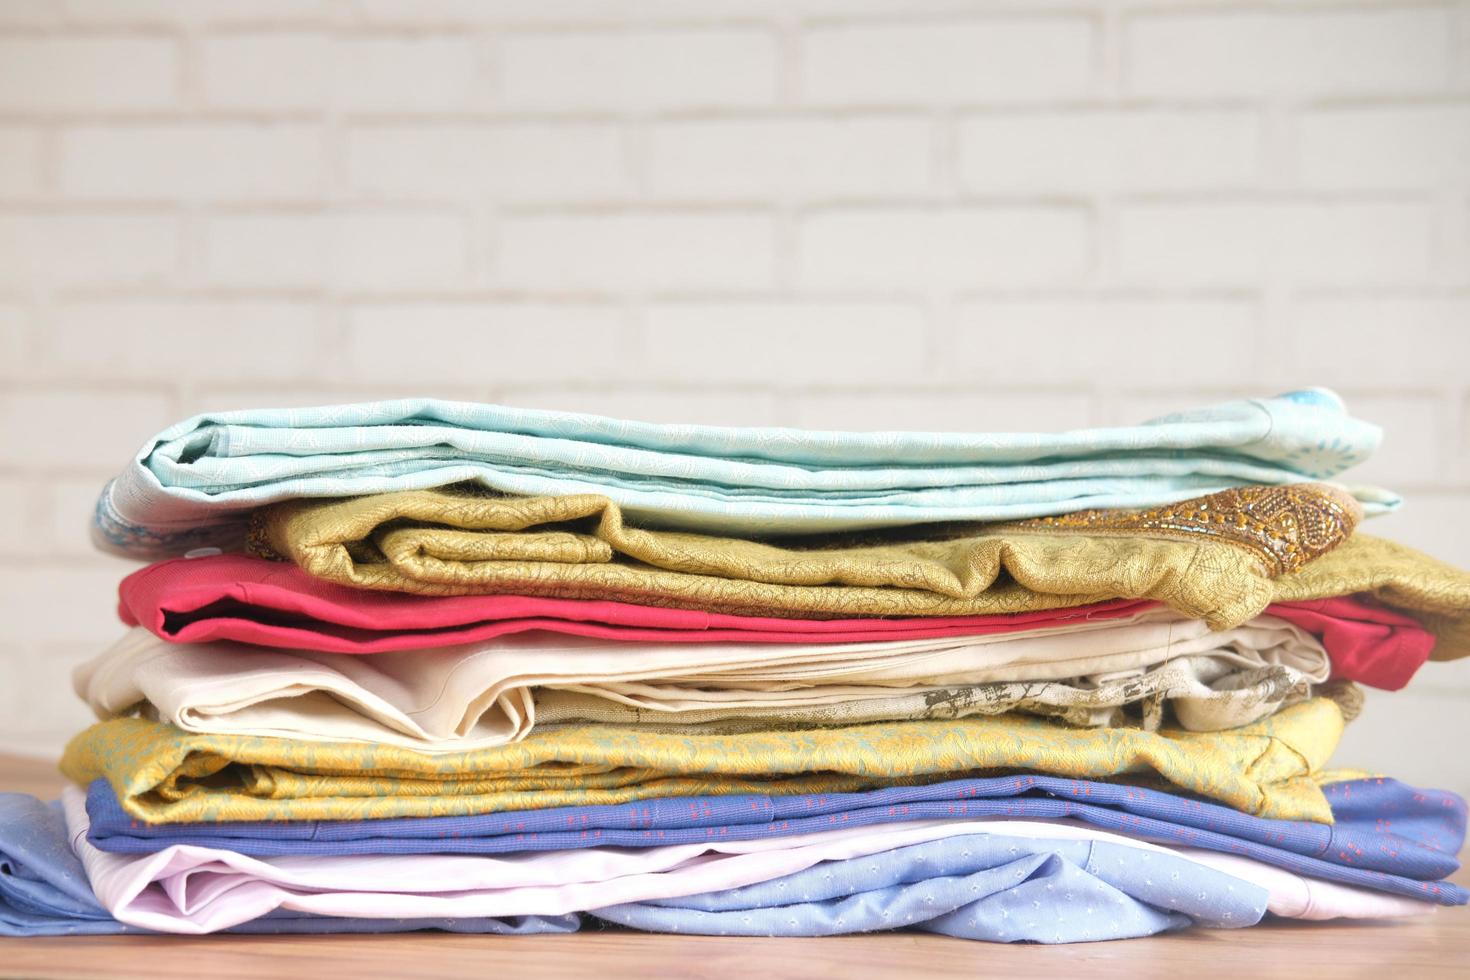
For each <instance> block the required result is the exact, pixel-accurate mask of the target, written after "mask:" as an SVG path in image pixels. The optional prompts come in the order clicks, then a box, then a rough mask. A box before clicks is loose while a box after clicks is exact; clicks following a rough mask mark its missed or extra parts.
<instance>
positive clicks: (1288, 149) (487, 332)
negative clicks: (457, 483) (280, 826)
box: [0, 0, 1470, 791]
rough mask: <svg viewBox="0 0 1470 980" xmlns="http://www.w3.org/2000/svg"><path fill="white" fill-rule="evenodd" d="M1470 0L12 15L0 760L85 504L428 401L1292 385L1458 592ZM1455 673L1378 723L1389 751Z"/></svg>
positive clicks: (761, 418) (1460, 694)
mask: <svg viewBox="0 0 1470 980" xmlns="http://www.w3.org/2000/svg"><path fill="white" fill-rule="evenodd" d="M1467 364H1470V5H1467V4H1466V3H1464V2H1463V0H1461V2H1453V0H1422V2H1420V0H1414V2H1394V0H1333V2H1331V3H1320V4H1319V3H1312V2H1305V0H1255V2H1248V3H1247V2H1235V0H1210V2H1200V3H1189V4H1161V3H1158V2H1156V0H1031V2H1028V3H1024V4H1022V3H1017V2H1010V0H740V2H735V0H695V2H688V0H639V2H634V0H557V2H553V3H547V2H544V0H535V2H533V0H506V2H498V3H481V2H476V0H423V2H417V3H412V2H408V0H320V2H306V0H256V2H252V3H248V4H246V3H237V2H225V0H105V2H104V0H66V2H55V3H43V2H28V0H10V2H0V606H3V608H0V613H5V614H6V618H5V621H6V622H7V624H9V629H8V630H7V633H6V636H5V637H4V639H0V745H4V746H6V747H23V748H28V749H34V750H38V751H40V750H46V751H50V750H54V749H55V748H56V746H57V745H58V744H59V743H60V740H61V739H62V738H63V737H64V736H65V735H66V734H68V733H69V732H70V731H71V730H74V729H75V728H77V727H79V726H80V725H81V724H83V723H84V722H85V721H86V712H85V711H84V710H83V709H82V708H81V707H80V706H79V705H77V704H75V703H74V700H73V698H72V697H71V695H70V692H69V689H68V687H67V685H66V683H65V678H66V672H67V670H68V669H69V668H70V666H71V665H72V664H74V663H76V662H77V661H78V660H79V659H81V658H82V657H85V656H87V655H89V654H90V653H92V652H94V651H96V650H97V649H98V648H99V647H100V646H101V645H102V644H104V643H106V642H108V641H109V640H110V639H111V638H112V637H113V636H115V635H116V633H117V631H118V626H117V624H116V622H115V620H114V618H113V611H112V592H113V588H114V586H115V583H116V579H117V578H118V576H119V575H120V574H121V573H122V572H123V571H124V570H125V569H126V568H127V567H129V566H127V565H126V564H125V563H121V562H118V561H116V560H112V559H108V558H104V557H102V556H99V555H95V554H93V553H92V552H91V550H90V548H89V546H88V543H87V538H86V525H87V521H88V517H89V513H90V508H91V504H92V500H93V496H94V494H95V491H96V489H97V487H98V485H99V484H100V483H101V481H102V480H104V479H105V478H106V477H107V475H108V474H110V473H111V472H112V471H113V470H115V469H116V468H117V467H118V466H119V465H121V463H122V462H123V461H124V460H125V459H126V458H127V457H128V455H129V454H130V453H132V452H133V451H134V450H135V449H136V448H137V445H138V444H139V443H140V442H141V441H142V439H143V438H144V437H145V436H147V435H148V434H150V433H151V432H153V431H155V430H157V429H159V428H161V427H162V426H164V425H166V424H167V423H169V422H171V421H173V420H175V419H176V418H178V417H179V416H181V415H184V414H186V413H192V412H196V411H201V410H204V409H218V408H226V407H239V406H242V405H250V404H267V403H273V404H308V403H313V402H326V401H344V400H357V399H366V398H372V397H386V396H399V395H412V394H422V393H432V394H437V395H440V396H443V397H450V398H479V399H500V400H506V401H511V402H514V403H518V404H526V405H539V406H546V407H558V408H566V409H575V410H590V411H602V412H608V413H612V414H619V415H628V416H636V417H643V418H650V419H655V420H661V421H699V422H744V423H751V424H795V425H811V426H827V427H847V428H864V427H895V426H899V427H913V428H937V429H1030V428H1043V429H1058V428H1066V427H1075V426H1081V425H1089V424H1114V423H1124V422H1130V421H1136V420H1138V419H1139V418H1141V417H1144V416H1147V415H1150V414H1155V413H1158V412H1162V411H1167V410H1170V409H1174V408H1179V407H1182V406H1187V405H1192V404H1197V403H1200V402H1204V401H1208V400H1212V399H1221V398H1229V397H1235V396H1238V395H1241V394H1248V393H1259V392H1261V391H1269V390H1279V389H1282V388H1286V387H1289V386H1293V385H1302V384H1327V385H1331V386H1333V387H1336V388H1338V389H1339V390H1340V391H1342V392H1343V394H1344V395H1346V396H1347V398H1348V400H1349V402H1350V404H1352V405H1353V406H1354V407H1355V408H1356V409H1357V411H1358V412H1359V413H1360V414H1361V415H1363V416H1365V417H1368V418H1373V419H1376V420H1378V421H1380V422H1382V423H1383V424H1384V425H1385V426H1386V427H1387V428H1388V441H1387V444H1386V445H1385V448H1384V450H1383V452H1382V454H1381V455H1380V456H1379V457H1378V458H1377V459H1375V460H1374V461H1372V462H1371V463H1369V464H1368V465H1367V466H1365V467H1364V468H1363V469H1362V472H1361V478H1362V479H1364V480H1373V481H1379V482H1383V483H1388V484H1392V485H1393V486H1395V487H1396V488H1398V489H1400V490H1402V491H1403V492H1404V493H1405V494H1406V496H1407V497H1408V505H1407V506H1406V508H1405V509H1404V511H1403V512H1402V513H1401V514H1398V515H1395V516H1392V517H1389V518H1386V519H1384V520H1382V521H1381V522H1378V523H1376V524H1375V525H1374V526H1373V529H1374V530H1376V531H1378V532H1380V533H1385V534H1389V535H1392V536H1395V537H1398V538H1400V539H1402V540H1404V541H1406V542H1408V543H1410V544H1413V545H1416V546H1418V547H1422V548H1425V549H1427V550H1429V551H1431V552H1433V553H1435V554H1438V555H1440V556H1442V557H1444V558H1446V559H1449V560H1452V561H1455V562H1457V563H1459V564H1461V565H1465V566H1470V531H1467V529H1470V521H1466V520H1465V513H1466V511H1467V508H1470V368H1467ZM1467 698H1470V664H1460V665H1450V666H1445V667H1440V668H1437V669H1434V670H1432V671H1429V672H1427V673H1426V674H1425V675H1424V676H1423V677H1422V678H1421V680H1420V681H1418V682H1416V686H1415V689H1414V690H1412V691H1410V692H1408V693H1405V694H1400V695H1396V696H1393V697H1388V696H1384V697H1375V698H1373V699H1372V701H1371V702H1370V704H1369V709H1368V712H1367V714H1366V715H1365V717H1364V719H1363V720H1362V722H1361V723H1360V724H1358V725H1357V726H1355V727H1354V728H1353V729H1351V730H1350V734H1349V736H1348V743H1347V745H1346V746H1345V747H1344V749H1343V751H1342V753H1341V754H1340V755H1339V761H1340V762H1342V763H1343V764H1346V765H1352V764H1362V765H1368V766H1381V767H1392V768H1394V769H1396V770H1397V771H1398V772H1400V773H1402V774H1404V775H1405V776H1407V777H1408V778H1411V779H1417V780H1421V781H1425V782H1441V783H1446V782H1447V783H1450V784H1453V785H1456V786H1457V788H1459V789H1460V790H1461V791H1470V776H1467V775H1466V774H1465V773H1464V772H1460V773H1456V772H1453V771H1450V770H1447V769H1446V768H1445V766H1444V765H1443V764H1442V763H1441V762H1440V760H1439V758H1438V757H1437V756H1435V755H1434V754H1433V753H1422V752H1415V751H1413V745H1414V741H1413V740H1414V739H1415V738H1417V737H1418V736H1419V734H1420V733H1422V732H1427V731H1441V732H1448V731H1450V730H1451V728H1450V726H1451V725H1452V724H1454V723H1455V722H1456V721H1457V720H1458V716H1457V712H1459V713H1463V711H1464V708H1465V706H1466V700H1467Z"/></svg>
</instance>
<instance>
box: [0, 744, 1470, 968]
mask: <svg viewBox="0 0 1470 980" xmlns="http://www.w3.org/2000/svg"><path fill="white" fill-rule="evenodd" d="M62 782H63V780H62V778H61V776H60V775H59V774H58V773H57V772H56V770H55V767H54V766H53V765H52V764H50V763H46V762H39V761H35V760H22V759H15V758H11V757H6V756H0V790H20V791H22V792H27V793H33V794H36V795H38V796H43V797H48V798H49V797H53V796H55V795H56V793H57V792H59V790H60V788H61V786H62ZM1465 857H1466V858H1470V853H1467V855H1466V856H1465ZM1455 880H1457V881H1460V882H1461V883H1470V874H1467V872H1466V870H1465V869H1462V870H1461V871H1460V872H1459V874H1457V875H1456V876H1455ZM1388 970H1397V971H1405V972H1406V975H1412V976H1413V977H1415V980H1421V978H1425V977H1467V976H1470V908H1454V909H1441V910H1440V911H1439V912H1437V913H1436V914H1434V915H1432V916H1429V917H1427V918H1426V919H1423V920H1418V921H1411V922H1366V923H1355V924H1352V925H1333V924H1312V923H1300V922H1279V921H1272V922H1268V923H1266V924H1263V925H1259V926H1256V927H1254V928H1251V929H1241V930H1220V929H1193V930H1190V931H1188V932H1182V933H1173V934H1170V935H1164V936H1154V937H1151V938H1148V939H1134V940H1128V941H1126V942H1107V943H1078V944H1075V945H1070V946H1022V945H1013V946H1007V945H999V944H990V943H974V942H966V941H964V940H958V939H948V938H945V937H942V936H929V935H922V934H910V933H888V934H884V935H865V936H843V937H837V938H830V939H742V938H725V937H697V936H654V935H646V934H643V933H636V932H628V931H623V930H616V929H605V930H593V931H590V932H583V933H579V934H576V935H570V936H521V937H503V936H460V935H449V934H444V933H411V934H401V935H391V936H207V937H191V936H73V937H66V938H58V939H0V977H37V978H73V977H88V978H90V977H108V978H121V977H146V978H150V980H152V978H157V980H168V978H181V980H182V978H187V980H234V978H246V977H271V976H292V977H302V976H319V977H322V978H323V980H327V978H352V980H370V978H379V977H383V978H390V977H391V978H398V977H415V978H431V980H432V978H449V977H465V976H477V977H487V978H491V980H497V978H501V977H512V976H513V977H515V978H516V980H537V978H543V977H557V978H560V977H567V976H580V975H596V976H598V977H599V978H600V980H611V978H620V977H630V978H638V980H649V978H650V977H710V978H726V977H737V976H755V977H762V978H766V977H813V978H817V977H821V978H842V980H850V978H856V977H864V978H867V977H904V978H907V977H914V976H923V977H925V978H926V980H929V978H933V977H941V976H957V977H958V976H965V977H988V976H1008V977H1014V976H1021V975H1028V976H1032V977H1038V978H1040V977H1059V978H1067V977H1072V976H1085V977H1087V978H1089V980H1092V978H1098V980H1108V978H1114V977H1118V978H1128V980H1139V978H1142V977H1153V976H1160V977H1163V976H1167V977H1170V978H1172V980H1197V978H1201V977H1212V976H1230V977H1242V978H1246V980H1269V978H1276V977H1281V978H1290V980H1303V978H1307V977H1314V976H1319V975H1326V974H1328V973H1331V974H1332V975H1334V976H1336V977H1356V976H1364V977H1366V976H1373V977H1376V978H1382V977H1384V976H1385V974H1386V971H1388Z"/></svg>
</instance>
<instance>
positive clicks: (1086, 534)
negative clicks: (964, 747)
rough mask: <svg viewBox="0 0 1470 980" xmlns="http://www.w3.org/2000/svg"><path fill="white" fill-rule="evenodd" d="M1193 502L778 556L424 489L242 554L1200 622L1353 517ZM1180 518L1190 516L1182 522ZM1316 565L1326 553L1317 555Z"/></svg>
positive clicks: (279, 520) (349, 575)
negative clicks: (1111, 603)
mask: <svg viewBox="0 0 1470 980" xmlns="http://www.w3.org/2000/svg"><path fill="white" fill-rule="evenodd" d="M1272 489H1273V492H1272V493H1271V494H1269V495H1252V494H1248V493H1241V492H1239V491H1228V492H1226V493H1222V494H1214V495H1211V496H1209V497H1204V498H1199V499H1198V500H1196V501H1193V502H1192V503H1191V504H1190V505H1181V506H1180V507H1178V508H1175V509H1172V510H1170V509H1165V510H1161V511H1154V512H1149V513H1151V514H1153V515H1154V516H1153V517H1152V518H1148V520H1151V521H1152V524H1153V526H1140V523H1139V522H1140V517H1139V515H1137V514H1136V513H1134V512H1129V511H1119V512H1105V513H1101V514H1095V515H1092V516H1090V517H1088V518H1086V519H1084V520H1083V521H1082V522H1081V523H1079V524H1078V525H1076V526H1070V525H1066V524H1058V525H1056V526H1052V525H1048V524H1045V523H1042V522H1037V521H1026V522H1017V523H1010V524H993V525H965V526H962V527H949V528H937V529H936V528H905V529H899V530H895V531H888V532H879V533H872V534H867V535H863V536H851V535H849V536H842V537H832V536H827V537H821V538H815V539H808V540H805V541H796V542H792V541H790V540H785V539H783V541H782V542H781V544H780V545H773V544H766V543H762V542H758V541H749V540H741V539H735V538H720V537H713V536H709V535H701V534H688V533H680V532H673V531H649V530H641V529H637V528H631V527H628V526H626V525H625V524H624V523H623V519H622V514H621V512H620V511H619V509H618V507H617V505H615V504H613V503H612V502H611V501H609V500H608V499H607V498H605V497H600V496H595V495H590V494H583V495H575V496H566V497H492V496H487V495H485V494H483V493H474V492H468V491H464V490H422V491H408V492H403V493H389V494H380V495H376V496H367V497H357V498H351V499H346V500H335V501H334V500H327V501H322V500H293V501H287V502H284V503H281V504H277V505H274V506H271V507H267V508H264V509H263V510H261V511H259V512H258V513H257V514H256V515H255V519H254V523H253V527H252V533H251V541H252V547H253V549H254V550H255V551H257V553H260V554H265V555H268V556H282V557H285V558H287V559H289V560H291V561H294V562H296V563H298V564H299V565H301V567H302V568H304V569H305V570H306V571H308V572H310V573H311V574H313V575H315V576H317V577H319V578H323V579H327V580H329V581H333V582H338V583H342V584H345V585H351V586H356V587H359V588H369V589H388V590H394V591H400V592H416V593H421V594H426V595H464V594H469V593H484V592H500V593H516V594H521V595H539V596H555V597H561V598H583V599H620V600H623V601H628V602H637V603H642V604H645V605H657V606H676V607H682V608H695V609H710V610H717V611H720V612H726V613H735V614H744V615H763V616H770V615H790V616H812V617H843V616H953V615H970V614H984V613H1008V612H1021V611H1025V610H1036V609H1048V608H1056V607H1063V606H1073V605H1081V604H1084V603H1089V602H1098V601H1101V600H1104V599H1112V598H1118V597H1130V598H1151V599H1157V600H1160V601H1162V602H1165V603H1167V604H1169V605H1170V606H1172V607H1174V608H1175V609H1177V610H1179V611H1180V612H1181V613H1183V614H1185V615H1187V616H1190V617H1192V618H1200V619H1204V620H1206V621H1208V622H1209V623H1210V625H1211V626H1213V627H1215V628H1222V629H1223V628H1229V627H1234V626H1238V625H1240V624H1241V623H1242V622H1244V621H1245V620H1246V619H1249V618H1250V617H1251V616H1254V615H1256V614H1257V613H1258V612H1260V610H1261V609H1263V608H1264V607H1265V606H1266V605H1267V604H1268V603H1269V602H1270V601H1271V598H1272V595H1273V592H1272V588H1271V583H1270V577H1271V576H1272V575H1273V574H1275V573H1276V572H1277V571H1278V570H1280V569H1282V568H1287V567H1296V566H1298V565H1300V564H1301V563H1302V562H1305V561H1307V559H1308V558H1310V557H1312V556H1314V555H1320V554H1322V553H1323V552H1324V551H1327V550H1328V549H1330V547H1331V546H1332V544H1334V543H1336V542H1340V541H1341V540H1342V539H1343V538H1344V537H1346V536H1347V535H1348V534H1349V533H1350V532H1351V531H1352V528H1353V525H1354V523H1355V522H1356V520H1357V516H1358V510H1357V506H1356V504H1355V503H1353V502H1352V500H1351V498H1349V497H1347V496H1346V495H1345V494H1343V493H1342V492H1341V491H1338V490H1335V489H1333V488H1330V487H1323V486H1319V485H1314V484H1301V485H1296V486H1292V487H1281V488H1272ZM1191 515H1193V516H1191ZM1329 553H1330V552H1329Z"/></svg>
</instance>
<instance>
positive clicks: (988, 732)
mask: <svg viewBox="0 0 1470 980" xmlns="http://www.w3.org/2000/svg"><path fill="white" fill-rule="evenodd" d="M1342 730H1343V715H1342V711H1341V709H1340V708H1339V707H1338V705H1337V704H1336V703H1335V702H1334V701H1332V700H1330V699H1327V698H1314V699H1312V700H1310V701H1306V702H1303V703H1302V704H1299V705H1295V706H1293V707H1290V708H1287V709H1286V710H1284V711H1281V712H1279V713H1277V714H1276V715H1273V716H1271V717H1270V718H1266V719H1263V720H1262V721H1259V722H1256V723H1254V724H1251V725H1246V726H1243V727H1241V728H1236V729H1231V730H1228V731H1223V732H1208V733H1201V732H1181V731H1162V732H1144V731H1140V730H1137V729H1075V728H1070V727H1067V726H1065V725H1059V724H1056V723H1053V722H1050V721H1046V720H1043V719H1037V718H1031V717H1027V716H1021V715H996V716H991V717H981V718H968V719H959V720H923V721H909V722H898V723H886V724H877V725H855V726H849V727H845V728H812V729H800V728H786V729H767V730H743V731H734V732H729V731H716V732H708V731H694V730H687V729H686V730H684V731H678V730H673V731H670V730H653V729H639V728H631V727H629V728H624V727H614V726H607V725H587V726H577V727H567V728H563V729H560V730H556V731H548V732H536V733H532V735H531V736H530V737H529V738H527V739H526V740H525V741H523V742H518V743H515V744H513V745H506V746H501V747H498V748H493V749H481V750H476V751H471V752H460V753H446V754H436V755H425V754H422V753H418V752H414V751H412V750H409V749H403V748H396V747H393V746H385V745H354V744H328V743H310V742H301V741H297V740H293V739H278V738H259V737H244V736H231V735H194V734H187V733H185V732H182V731H180V730H179V729H176V728H173V727H172V726H169V725H164V724H161V723H158V722H150V721H143V720H140V719H134V718H124V719H114V720H112V721H105V722H102V723H100V724H97V725H93V726H92V727H91V728H89V729H87V730H86V731H84V732H82V733H81V734H80V735H78V736H77V737H76V738H74V739H73V740H72V742H71V744H70V745H68V746H67V749H66V753H65V756H64V757H63V759H62V763H61V768H62V771H63V772H65V773H66V775H67V776H68V777H70V778H71V779H74V780H76V781H77V782H79V783H83V784H85V783H88V782H90V781H91V780H93V779H96V778H98V777H104V776H105V777H106V778H107V779H108V780H109V781H110V782H111V783H112V786H113V788H114V790H116V792H117V796H118V799H119V800H120V801H121V803H122V805H123V807H124V808H125V809H126V810H127V811H128V812H129V813H131V814H133V815H135V816H137V817H138V818H139V819H141V820H144V821H146V822H149V823H166V822H194V821H217V820H356V819H362V818H373V817H404V816H442V815H454V814H466V813H491V812H499V811H505V810H525V809H540V808H544V807H553V806H565V805H571V804H598V803H623V802H628V801H631V800H639V799H646V798H650V797H669V796H715V795H727V794H732V793H767V794H792V793H821V792H851V791H855V790H865V789H872V788H876V787H881V786H885V785H893V784H895V783H922V782H930V781H935V780H939V779H948V778H955V777H957V776H961V775H966V774H973V773H975V772H977V771H985V770H991V771H993V770H1034V771H1038V772H1044V773H1053V774H1056V775H1061V776H1071V777H1076V778H1088V779H1097V778H1101V777H1108V776H1121V777H1123V778H1124V779H1126V780H1130V781H1143V782H1152V781H1155V780H1157V779H1159V778H1162V779H1163V780H1166V781H1167V782H1169V783H1171V784H1173V785H1174V786H1176V787H1180V788H1182V789H1185V790H1188V791H1191V792H1194V793H1198V794H1201V795H1203V796H1208V797H1211V798H1214V799H1217V800H1220V801H1222V802H1224V803H1226V804H1228V805H1230V806H1233V807H1235V808H1237V809H1240V810H1244V811H1245V812H1247V813H1254V814H1258V815H1260V816H1263V817H1271V818H1282V819H1303V820H1315V821H1320V822H1330V821H1331V819H1332V813H1331V810H1330V809H1329V808H1328V806H1327V802H1326V800H1325V799H1324V798H1323V796H1322V793H1321V792H1320V790H1319V789H1318V787H1317V783H1316V781H1315V779H1314V778H1313V777H1314V773H1315V772H1316V771H1317V770H1319V769H1320V768H1321V767H1322V766H1324V765H1325V764H1326V762H1327V760H1328V758H1329V756H1330V755H1331V753H1332V751H1333V749H1334V748H1335V747H1336V745H1337V742H1338V740H1339V738H1340V737H1341V735H1342Z"/></svg>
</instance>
